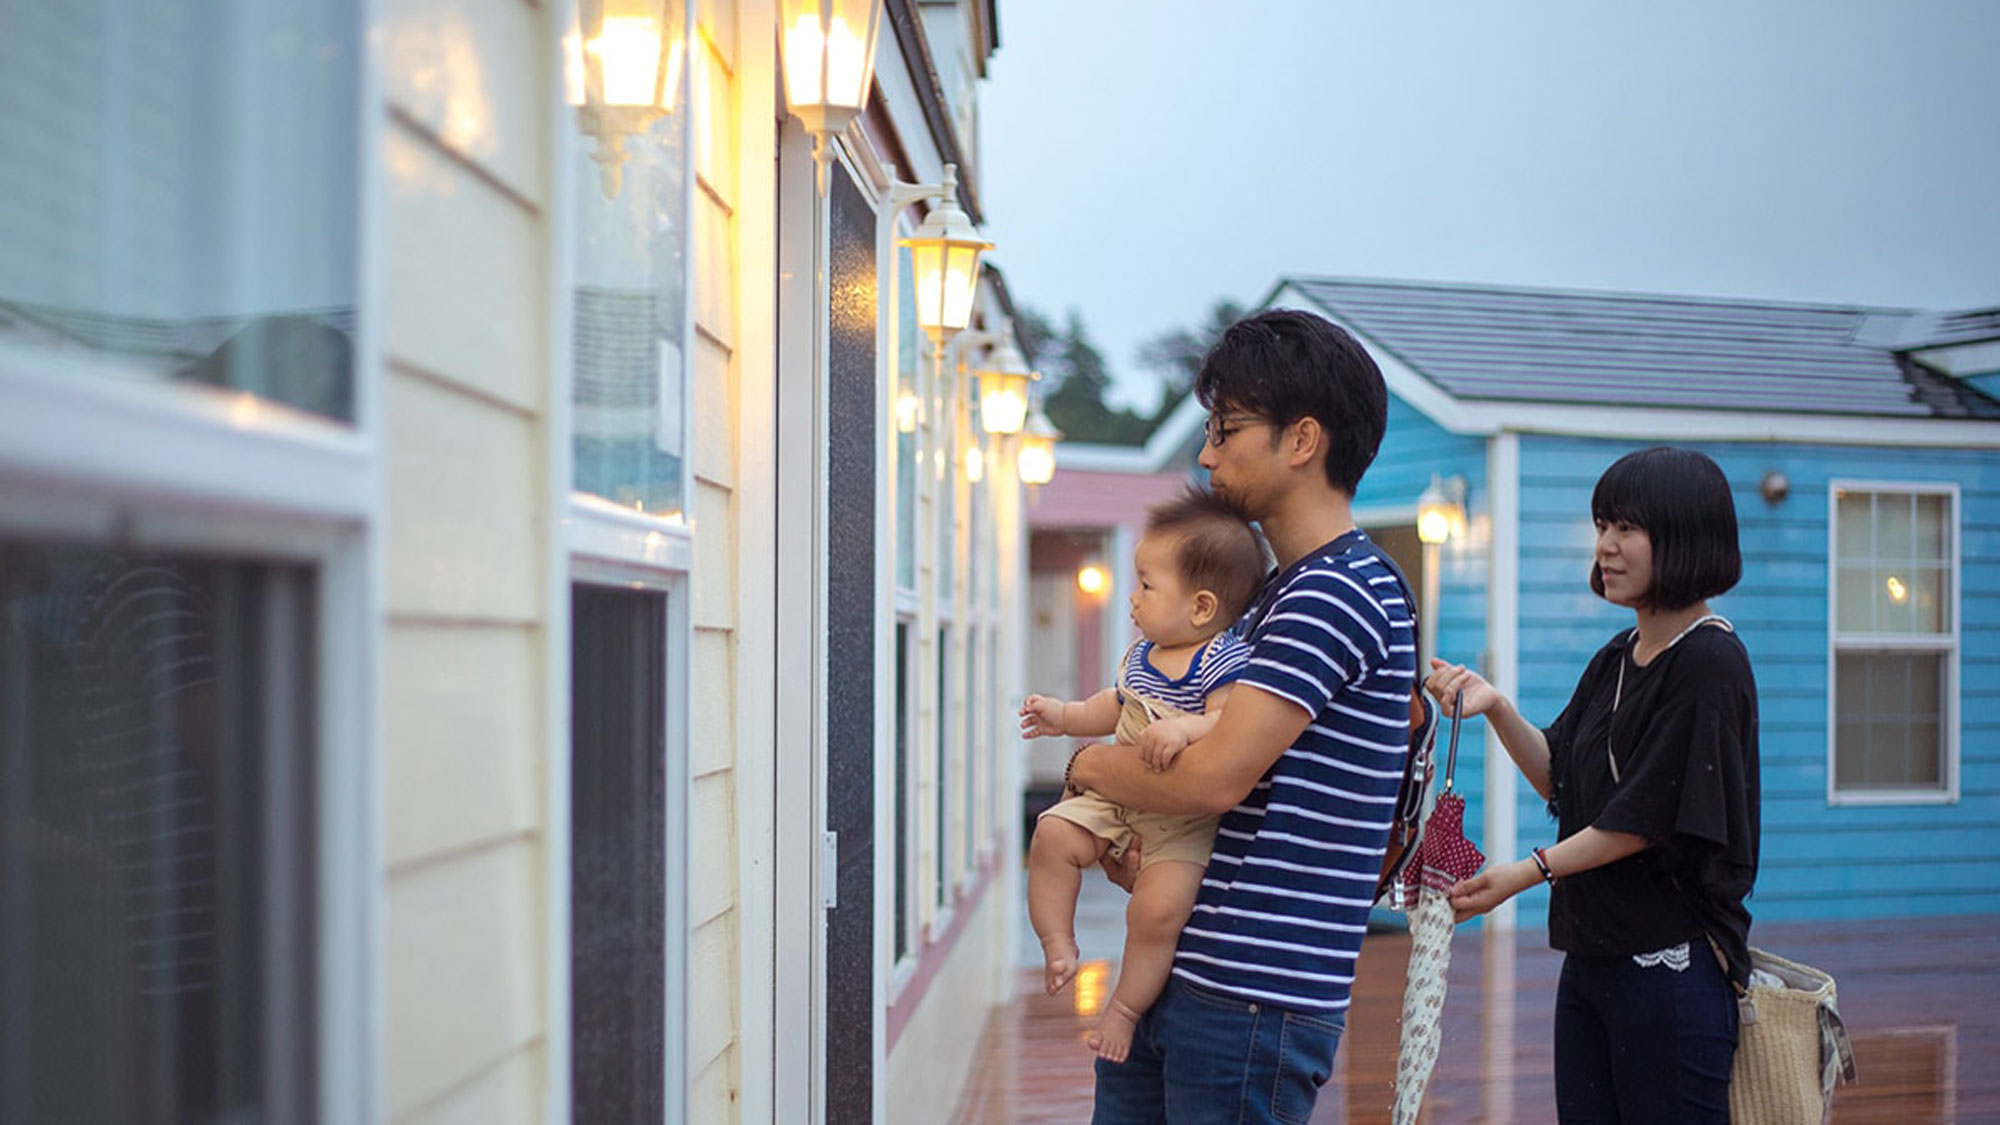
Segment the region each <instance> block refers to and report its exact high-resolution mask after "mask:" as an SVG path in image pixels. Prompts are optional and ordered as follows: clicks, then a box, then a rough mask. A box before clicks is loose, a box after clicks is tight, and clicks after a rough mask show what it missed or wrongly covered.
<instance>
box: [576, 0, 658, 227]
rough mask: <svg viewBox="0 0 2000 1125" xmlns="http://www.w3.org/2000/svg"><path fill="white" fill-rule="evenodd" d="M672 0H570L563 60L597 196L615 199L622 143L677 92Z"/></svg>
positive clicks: (642, 131)
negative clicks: (589, 140)
mask: <svg viewBox="0 0 2000 1125" xmlns="http://www.w3.org/2000/svg"><path fill="white" fill-rule="evenodd" d="M681 11H682V9H681V6H680V4H679V3H678V0H577V13H576V14H577V26H576V28H574V29H573V30H572V31H571V33H570V35H569V36H567V37H566V41H565V44H564V47H565V50H564V54H565V58H564V60H563V65H564V67H565V69H566V70H568V72H569V76H568V77H569V80H568V82H567V83H566V85H567V86H568V91H567V92H568V96H569V99H568V100H569V103H570V104H571V105H573V106H575V107H576V121H577V128H578V129H579V130H581V131H582V132H583V134H584V135H585V136H587V137H593V138H595V139H596V141H597V144H596V147H595V148H594V149H593V150H592V151H591V154H590V158H591V159H592V160H594V161H596V162H597V168H598V186H599V187H600V188H602V189H603V191H604V198H606V199H616V198H617V197H618V189H619V186H620V183H621V181H622V179H623V172H624V166H625V158H626V156H627V155H628V154H627V152H626V150H625V141H626V138H628V137H638V136H643V135H644V134H645V132H646V130H648V129H650V128H651V127H652V125H653V122H655V121H657V120H659V119H660V118H662V117H665V116H666V115H667V114H669V113H672V112H673V110H674V99H675V97H676V95H678V94H679V92H680V86H681V59H682V58H683V57H684V56H685V55H686V53H687V52H686V50H685V47H684V39H685V36H684V31H685V24H684V21H683V20H682V18H681V15H680V13H681Z"/></svg>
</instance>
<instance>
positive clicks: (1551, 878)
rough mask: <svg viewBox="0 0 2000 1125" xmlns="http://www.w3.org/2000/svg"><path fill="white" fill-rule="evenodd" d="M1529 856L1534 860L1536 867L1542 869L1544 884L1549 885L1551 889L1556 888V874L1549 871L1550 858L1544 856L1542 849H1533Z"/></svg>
mask: <svg viewBox="0 0 2000 1125" xmlns="http://www.w3.org/2000/svg"><path fill="white" fill-rule="evenodd" d="M1528 855H1530V856H1531V857H1533V858H1534V861H1535V866H1536V867H1539V868H1541V870H1542V882H1544V883H1547V884H1548V885H1549V886H1551V887H1553V886H1555V885H1556V873H1555V872H1553V871H1550V870H1549V857H1548V856H1547V855H1545V854H1543V852H1542V849H1540V848H1533V849H1531V850H1530V851H1529V852H1528Z"/></svg>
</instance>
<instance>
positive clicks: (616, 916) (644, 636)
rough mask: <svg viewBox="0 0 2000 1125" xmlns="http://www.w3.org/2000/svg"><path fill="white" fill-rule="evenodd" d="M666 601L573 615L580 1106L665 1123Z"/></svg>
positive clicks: (629, 593)
mask: <svg viewBox="0 0 2000 1125" xmlns="http://www.w3.org/2000/svg"><path fill="white" fill-rule="evenodd" d="M666 601H667V599H666V595H665V594H661V593H657V592H651V591H644V590H622V589H613V588H608V587H598V586H584V585H579V586H577V587H575V588H574V590H573V592H572V594H571V611H570V630H571V633H570V637H571V657H570V690H571V693H572V702H571V707H570V756H571V768H570V831H571V833H572V842H571V846H570V996H571V1002H570V1066H571V1070H570V1075H571V1082H570V1103H571V1116H572V1117H573V1118H574V1119H575V1120H577V1121H659V1120H661V1119H662V1118H663V1117H664V1115H665V1112H666V1106H665V1102H664V1098H665V1096H666V1086H665V1082H666V1079H665V1073H664V1067H665V1062H666V1051H667V1042H666V1010H665V987H666V982H665V979H664V976H663V973H664V972H665V967H666V884H667V879H668V877H669V875H668V869H667V855H666V849H667V822H666V806H667V799H666V722H667V715H666V697H665V690H666V683H667V675H668V669H667V667H666V658H665V652H666Z"/></svg>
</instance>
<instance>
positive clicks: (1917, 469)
mask: <svg viewBox="0 0 2000 1125" xmlns="http://www.w3.org/2000/svg"><path fill="white" fill-rule="evenodd" d="M1632 448H1636V446H1634V445H1631V444H1628V443H1623V442H1615V441H1601V440H1591V439H1575V438H1544V437H1534V436H1525V437H1523V438H1522V440H1521V477H1522V480H1521V508H1522V530H1521V616H1520V641H1521V644H1520V652H1521V685H1522V686H1521V699H1520V704H1521V709H1522V712H1523V713H1524V714H1525V715H1526V716H1528V718H1529V719H1530V720H1531V721H1534V722H1537V723H1547V722H1549V721H1551V720H1553V719H1554V718H1555V716H1556V714H1557V713H1558V712H1559V711H1560V710H1561V709H1562V707H1563V705H1564V704H1565V703H1566V702H1567V701H1568V698H1569V693H1570V691H1571V689H1572V688H1573V687H1574V686H1575V683H1576V679H1577V676H1578V675H1580V674H1581V672H1582V670H1583V665H1584V663H1585V661H1587V660H1588V659H1589V657H1590V655H1591V653H1592V652H1593V651H1595V650H1596V648H1597V647H1598V646H1599V645H1602V644H1603V643H1604V642H1605V641H1606V640H1608V639H1609V638H1610V637H1611V636H1612V635H1613V634H1614V633H1615V632H1617V631H1618V630H1619V629H1621V628H1625V627H1629V625H1630V623H1631V621H1632V617H1631V614H1630V613H1629V612H1628V611H1625V610H1621V609H1618V608H1616V607H1614V606H1611V605H1608V604H1606V603H1605V602H1603V601H1602V600H1600V599H1599V598H1597V597H1595V596H1594V595H1592V594H1591V593H1590V592H1589V588H1588V585H1587V576H1588V574H1589V568H1590V553H1591V541H1592V533H1591V527H1590V513H1589V506H1590V493H1591V490H1592V488H1593V487H1594V485H1595V484H1596V481H1597V477H1598V475H1599V474H1601V473H1602V472H1603V470H1604V469H1605V468H1606V467H1607V466H1609V465H1610V464H1611V462H1612V461H1614V460H1616V459H1617V458H1618V457H1619V456H1621V455H1623V454H1624V453H1625V452H1627V451H1629V450H1630V449H1632ZM1694 448H1698V449H1700V450H1701V451H1702V452H1704V453H1707V454H1708V455H1709V456H1711V457H1713V458H1715V460H1716V462H1717V463H1718V464H1719V465H1721V466H1722V469H1723V471H1724V473H1726V474H1727V475H1728V477H1729V480H1730V484H1731V489H1732V492H1733V494H1734V498H1735V502H1736V512H1737V521H1738V527H1739V532H1740V535H1741V542H1742V546H1743V563H1744V565H1743V581H1742V583H1741V584H1740V585H1739V586H1738V587H1737V588H1736V589H1735V590H1734V591H1732V592H1731V593H1730V594H1728V595H1725V596H1724V597H1722V598H1720V599H1718V600H1717V601H1716V603H1715V606H1716V609H1717V610H1718V611H1719V612H1721V613H1723V614H1725V615H1727V616H1728V617H1729V618H1730V620H1731V621H1732V622H1734V623H1735V625H1736V626H1737V629H1738V630H1739V632H1740V633H1741V635H1742V637H1743V641H1744V644H1745V645H1746V646H1747V647H1748V648H1749V650H1750V656H1751V660H1752V662H1753V665H1754V667H1755V669H1756V674H1757V682H1758V694H1759V703H1760V721H1761V742H1762V750H1763V761H1762V766H1763V783H1764V808H1763V816H1764V819H1763V832H1764V835H1763V867H1762V872H1761V875H1760V877H1759V879H1758V885H1757V893H1756V895H1755V897H1754V898H1753V899H1752V900H1751V909H1752V912H1753V913H1754V914H1755V915H1756V916H1757V917H1758V918H1759V919H1761V920H1765V921H1776V920H1787V919H1840V918H1865V917H1894V916H1900V915H1917V914H1951V913H1972V912H1982V911H1991V910H1995V909H2000V684H1996V682H1995V681H1996V677H2000V630H1996V628H1995V626H1996V625H2000V594H1996V593H1995V591H2000V454H1995V453H1992V452H1979V451H1971V450H1926V451H1924V452H1922V453H1921V454H1909V453H1905V452H1902V451H1899V450H1895V449H1886V448H1866V449H1864V448H1849V447H1843V446H1834V445H1824V446H1815V445H1786V444H1725V443H1716V444H1709V445H1695V446H1694ZM1771 470H1777V471H1779V472H1782V473H1784V474H1785V475H1786V477H1788V478H1789V479H1790V481H1791V494H1790V496H1789V497H1788V498H1787V499H1786V500H1784V501H1783V502H1782V503H1779V504H1777V505H1771V504H1767V503H1765V501H1764V499H1763V497H1762V496H1761V495H1760V494H1759V492H1758V482H1759V481H1760V480H1761V479H1762V478H1763V476H1764V474H1765V473H1767V472H1769V471H1771ZM1836 477H1839V478H1845V479H1857V480H1880V481H1894V482H1910V483H1921V482H1950V483H1954V484H1956V485H1958V487H1959V489H1960V512H1959V515H1960V533H1961V536H1962V539H1961V552H1960V553H1961V560H1962V561H1961V565H1962V566H1963V573H1962V575H1961V579H1960V586H1961V590H1962V591H1963V595H1962V598H1961V602H1960V613H1961V628H1960V637H1961V646H1962V647H1961V652H1960V665H1959V682H1960V689H1961V729H1960V734H1959V738H1960V743H1959V745H1960V753H1959V763H1960V766H1959V768H1960V771H1961V786H1960V793H1961V797H1960V800H1959V802H1958V803H1957V804H1955V805H1903V806H1887V807H1855V806H1837V807H1836V806H1829V805H1828V803H1827V800H1826V780H1827V745H1828V737H1829V732H1828V729H1827V720H1826V691H1827V670H1828V668H1827V662H1828V659H1829V653H1828V644H1827V612H1828V607H1827V592H1826V591H1827V552H1828V548H1829V543H1828V538H1827V506H1828V501H1827V488H1828V482H1829V481H1830V480H1832V479H1833V478H1836ZM1460 776H1461V777H1462V776H1464V772H1463V770H1462V769H1461V773H1460ZM1521 794H1522V798H1521V809H1520V823H1521V826H1522V828H1521V837H1522V842H1523V845H1524V846H1525V845H1526V844H1529V843H1536V842H1542V841H1545V840H1547V839H1548V838H1549V837H1550V836H1551V835H1552V833H1553V826H1552V825H1551V824H1550V823H1549V821H1548V819H1547V817H1546V815H1545V813H1544V812H1543V810H1541V808H1540V802H1539V800H1538V799H1536V798H1535V797H1534V794H1533V793H1532V792H1530V791H1528V790H1527V789H1526V787H1525V786H1524V787H1523V788H1522V789H1521ZM1538 897H1539V896H1538ZM1539 909H1540V908H1539V907H1536V906H1531V905H1527V904H1524V906H1523V911H1524V917H1533V916H1534V915H1535V913H1536V912H1538V911H1539Z"/></svg>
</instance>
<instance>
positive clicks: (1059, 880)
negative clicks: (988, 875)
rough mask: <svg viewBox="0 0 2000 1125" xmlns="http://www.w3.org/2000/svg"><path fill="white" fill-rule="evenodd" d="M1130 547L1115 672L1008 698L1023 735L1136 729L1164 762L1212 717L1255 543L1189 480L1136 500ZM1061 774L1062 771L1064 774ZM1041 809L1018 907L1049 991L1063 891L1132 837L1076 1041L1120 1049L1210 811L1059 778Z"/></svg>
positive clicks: (1061, 928)
mask: <svg viewBox="0 0 2000 1125" xmlns="http://www.w3.org/2000/svg"><path fill="white" fill-rule="evenodd" d="M1146 516H1147V518H1146V532H1145V535H1144V537H1142V538H1141V539H1140V540H1139V545H1138V547H1137V548H1136V549H1135V550H1134V551H1133V552H1132V558H1133V564H1134V567H1135V568H1136V570H1137V572H1138V574H1137V577H1138V585H1137V588H1136V589H1135V590H1134V591H1133V594H1132V600H1131V608H1132V623H1133V624H1134V625H1136V626H1138V629H1139V633H1140V639H1139V640H1138V641H1136V642H1134V643H1133V645H1132V647H1131V648H1130V649H1128V650H1126V653H1125V658H1124V660H1123V661H1122V662H1121V666H1120V668H1119V672H1118V685H1117V686H1116V687H1115V688H1106V689H1104V690H1103V691H1100V692H1098V693H1097V694H1095V695H1093V696H1091V697H1090V698H1088V699H1083V700H1073V701H1071V700H1061V699H1052V698H1050V697H1048V696H1045V695H1030V696H1028V698H1027V700H1026V701H1025V702H1024V703H1023V704H1022V705H1021V732H1022V737H1024V738H1036V737H1041V736H1045V735H1069V736H1073V737H1084V738H1094V737H1102V736H1104V735H1109V734H1114V733H1115V734H1116V736H1117V740H1118V741H1119V742H1127V743H1136V744H1138V746H1139V753H1140V756H1141V758H1142V759H1143V760H1144V761H1145V762H1146V764H1147V765H1148V766H1150V767H1152V768H1153V769H1155V770H1164V769H1166V768H1167V767H1168V766H1170V765H1172V764H1173V760H1174V758H1175V757H1177V756H1178V755H1179V754H1180V752H1181V751H1182V750H1183V749H1185V748H1186V747H1187V746H1188V744H1189V743H1191V742H1194V741H1196V740H1197V739H1200V738H1201V737H1202V736H1204V735H1206V734H1207V733H1208V732H1209V730H1210V729H1212V728H1213V727H1214V726H1215V720H1216V718H1217V716H1218V715H1219V714H1220V713H1221V710H1222V703H1223V700H1224V699H1225V698H1226V697H1227V696H1228V695H1229V691H1230V684H1231V683H1232V682H1234V681H1235V680H1236V678H1237V677H1238V676H1240V675H1241V674H1242V672H1243V668H1244V665H1245V664H1246V663H1247V662H1248V660H1249V655H1250V650H1249V646H1247V645H1245V644H1244V643H1243V641H1241V640H1240V639H1238V638H1237V637H1236V636H1235V635H1234V634H1233V633H1230V632H1228V629H1229V626H1231V625H1232V624H1234V623H1235V621H1236V619H1237V618H1238V617H1239V616H1241V615H1242V613H1243V611H1244V609H1246V608H1247V607H1248V606H1249V604H1250V600H1251V598H1252V597H1254V596H1255V595H1256V592H1257V589H1258V587H1259V585H1261V583H1262V581H1263V575H1264V552H1263V548H1262V545H1261V544H1260V543H1259V541H1258V539H1257V534H1256V532H1254V531H1252V530H1251V529H1250V525H1249V524H1248V523H1247V522H1245V521H1244V519H1243V517H1242V515H1241V514H1240V513H1239V512H1238V511H1237V510H1236V509H1235V508H1234V507H1233V506H1231V505H1230V504H1229V502H1228V501H1226V500H1224V499H1222V498H1221V497H1219V496H1217V495H1215V494H1214V493H1211V492H1203V491H1199V490H1195V489H1189V490H1188V491H1187V492H1186V493H1184V494H1183V495H1181V496H1180V497H1178V498H1176V499H1173V500H1170V501H1167V502H1165V503H1163V504H1158V505H1155V506H1154V507H1153V508H1151V509H1150V510H1149V511H1148V512H1147V514H1146ZM1065 780H1067V779H1065ZM1065 793H1066V796H1065V799H1064V800H1062V801H1061V802H1059V803H1058V804H1056V805H1055V806H1054V807H1053V808H1050V809H1049V810H1048V811H1047V812H1044V813H1043V814H1042V815H1041V817H1040V819H1039V820H1038V821H1037V822H1036V825H1035V836H1034V840H1033V842H1032V843H1031V844H1030V846H1029V849H1028V918H1029V920H1030V921H1031V922H1032V923H1033V925H1034V927H1035V934H1036V936H1038V937H1040V938H1041V941H1042V952H1043V956H1044V958H1045V960H1046V962H1047V965H1046V969H1045V971H1044V984H1045V986H1046V987H1047V989H1048V991H1049V992H1050V993H1051V994H1054V993H1055V992H1057V991H1059V990H1060V989H1062V987H1063V986H1064V985H1067V984H1068V983H1069V982H1070V980H1071V978H1072V977H1074V976H1075V975H1076V969H1077V957H1078V953H1077V946H1076V895H1077V891H1078V889H1079V888H1080V886H1081V885H1082V879H1083V870H1084V869H1085V868H1087V867H1092V866H1095V865H1096V864H1097V863H1099V862H1100V861H1101V860H1102V859H1103V858H1104V857H1105V855H1106V854H1107V853H1108V854H1110V855H1112V856H1113V857H1118V856H1122V855H1123V854H1124V852H1125V848H1126V846H1127V845H1128V844H1129V843H1130V842H1131V841H1132V838H1133V836H1135V835H1136V836H1138V837H1140V839H1141V840H1142V844H1141V846H1140V850H1139V862H1140V870H1139V875H1138V878H1137V880H1136V881H1135V882H1134V883H1133V885H1132V901H1131V904H1130V905H1129V906H1128V907H1127V909H1126V912H1125V953H1124V959H1123V962H1122V965H1121V968H1120V970H1119V974H1118V984H1117V987H1116V988H1115V989H1114V990H1113V991H1112V994H1111V1002H1110V1003H1109V1004H1107V1005H1105V1009H1104V1013H1103V1015H1102V1016H1100V1017H1099V1019H1098V1024H1097V1029H1096V1030H1095V1031H1093V1032H1091V1034H1090V1037H1089V1039H1088V1042H1089V1044H1090V1046H1091V1048H1092V1049H1094V1050H1095V1051H1096V1052H1097V1054H1098V1056H1099V1057H1100V1058H1103V1059H1106V1060H1108V1061H1110V1062H1123V1061H1125V1056H1126V1054H1127V1053H1128V1052H1129V1051H1130V1049H1131V1045H1132V1032H1133V1028H1134V1027H1135V1025H1136V1024H1137V1023H1138V1021H1139V1016H1140V1015H1141V1014H1143V1013H1144V1012H1145V1011H1146V1009H1147V1008H1149V1007H1151V1006H1152V1004H1153V1001H1154V1000H1156V999H1158V998H1159V995H1160V990H1161V989H1163V988H1164V987H1166V983H1167V976H1168V974H1169V973H1170V972H1171V970H1172V968H1173V959H1174V946H1175V945H1176V944H1177V943H1178V942H1179V940H1180V932H1181V927H1182V926H1183V925H1185V924H1186V923H1187V920H1188V915H1189V914H1190V913H1191V912H1192V911H1193V909H1194V900H1195V895H1196V893H1197V892H1198V891H1199V890H1200V889H1201V879H1202V874H1203V872H1204V871H1205V870H1206V869H1207V864H1208V853H1209V848H1210V847H1211V846H1212V845H1213V843H1214V841H1215V824H1216V820H1217V818H1216V817H1214V816H1168V815H1162V814H1157V813H1146V812H1140V811H1138V810H1136V809H1131V808H1127V807H1125V806H1122V805H1116V804H1113V803H1111V802H1110V801H1107V800H1105V799H1104V798H1102V797H1099V796H1098V795H1096V794H1095V793H1088V792H1085V793H1076V792H1074V791H1070V790H1065Z"/></svg>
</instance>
